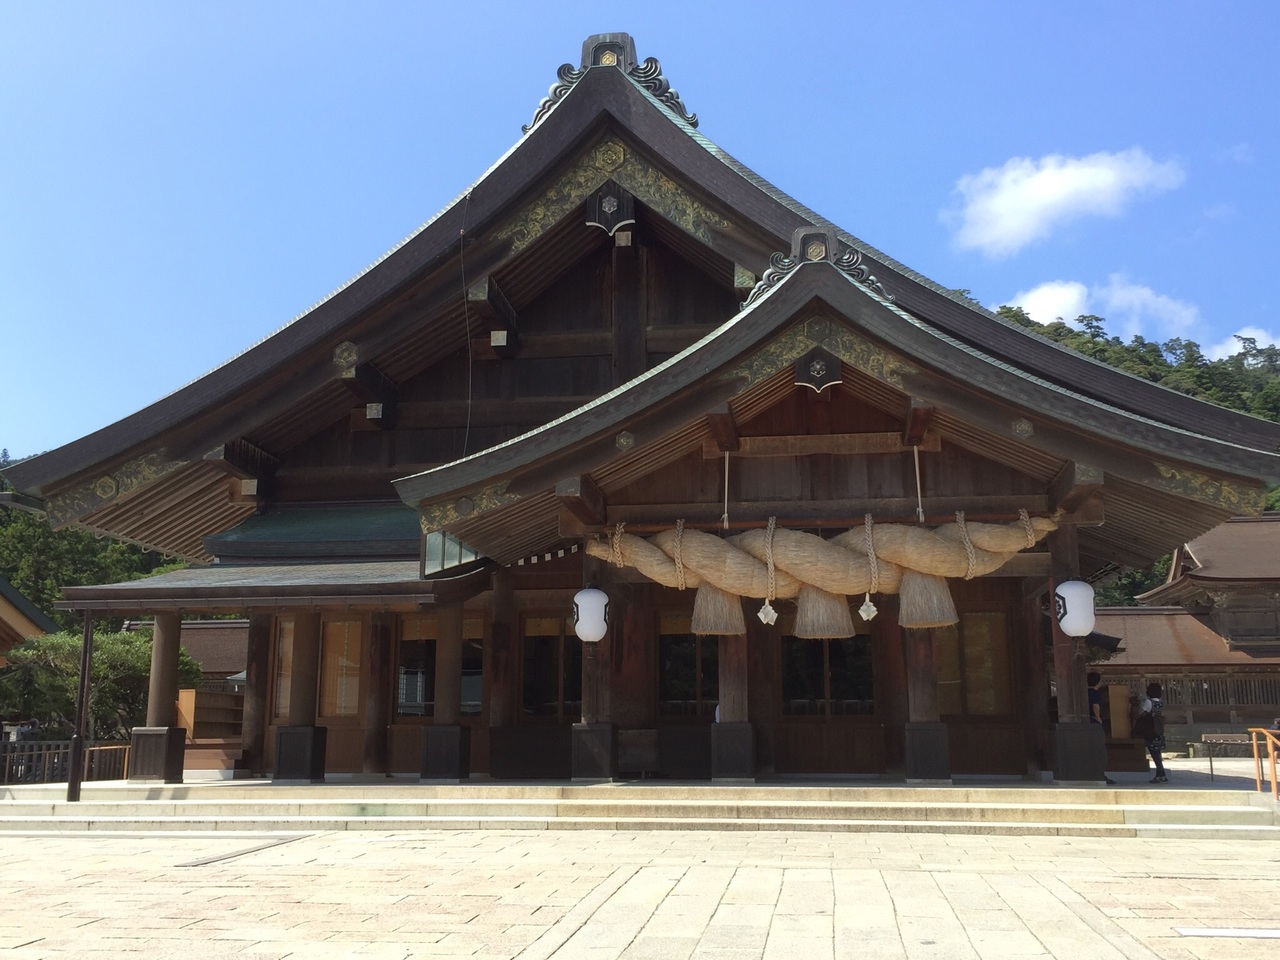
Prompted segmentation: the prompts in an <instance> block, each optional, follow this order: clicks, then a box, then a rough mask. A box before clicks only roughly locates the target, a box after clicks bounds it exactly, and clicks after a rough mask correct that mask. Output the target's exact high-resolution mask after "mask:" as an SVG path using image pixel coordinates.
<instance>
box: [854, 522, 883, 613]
mask: <svg viewBox="0 0 1280 960" xmlns="http://www.w3.org/2000/svg"><path fill="white" fill-rule="evenodd" d="M862 525H863V536H864V539H865V541H866V545H867V564H868V565H869V566H870V567H871V586H870V588H869V589H868V590H867V595H866V597H865V598H864V599H863V601H862V606H860V607H859V608H858V614H859V615H860V616H861V617H862V619H863V620H873V619H875V615H876V614H877V613H879V611H878V610H877V609H876V605H875V603H873V602H872V600H871V595H872V594H873V593H879V592H880V561H879V559H878V558H877V557H876V541H875V537H874V536H873V535H872V532H871V529H872V521H871V514H869V513H868V514H867V515H866V516H864V517H863V518H862Z"/></svg>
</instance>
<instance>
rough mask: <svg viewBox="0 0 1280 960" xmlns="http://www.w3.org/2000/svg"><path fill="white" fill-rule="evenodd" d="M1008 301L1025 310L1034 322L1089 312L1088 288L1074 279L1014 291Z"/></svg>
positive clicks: (1068, 318) (1066, 318)
mask: <svg viewBox="0 0 1280 960" xmlns="http://www.w3.org/2000/svg"><path fill="white" fill-rule="evenodd" d="M1009 303H1010V304H1011V305H1012V306H1015V307H1021V308H1022V309H1023V310H1025V311H1027V314H1028V315H1029V316H1030V317H1031V319H1032V320H1034V321H1035V322H1036V323H1052V322H1053V321H1054V320H1058V319H1062V320H1074V319H1075V318H1076V317H1078V316H1080V315H1081V314H1082V313H1088V312H1089V309H1088V307H1089V288H1088V287H1086V286H1085V285H1084V284H1083V283H1078V282H1077V281H1075V280H1070V281H1067V280H1052V281H1050V282H1049V283H1042V284H1040V286H1038V287H1035V288H1033V289H1031V290H1022V291H1020V292H1018V293H1015V294H1014V295H1013V296H1012V297H1011V298H1010V300H1009Z"/></svg>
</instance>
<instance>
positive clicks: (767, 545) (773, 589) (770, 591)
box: [757, 517, 778, 625]
mask: <svg viewBox="0 0 1280 960" xmlns="http://www.w3.org/2000/svg"><path fill="white" fill-rule="evenodd" d="M777 526H778V518H777V517H770V518H769V526H768V527H766V528H765V531H764V562H765V566H766V567H767V568H768V570H769V585H768V587H767V588H766V590H765V596H764V606H763V607H761V608H760V612H759V613H758V614H757V616H759V617H760V622H761V623H767V624H771V625H772V624H774V623H776V622H777V620H778V611H777V610H774V609H773V597H774V594H775V593H777V590H778V579H777V574H776V572H775V570H774V566H773V531H774V530H775V529H777Z"/></svg>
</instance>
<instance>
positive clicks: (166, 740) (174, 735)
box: [129, 611, 187, 783]
mask: <svg viewBox="0 0 1280 960" xmlns="http://www.w3.org/2000/svg"><path fill="white" fill-rule="evenodd" d="M181 634H182V618H181V617H179V616H178V615H177V614H176V613H174V612H172V611H166V612H164V613H157V614H156V615H155V628H154V630H153V631H152V634H151V677H150V683H149V684H148V686H147V725H146V726H145V727H134V728H133V730H132V732H131V733H130V737H129V739H130V747H129V779H130V780H148V781H149V780H162V781H164V782H165V783H181V782H182V764H183V755H184V752H185V750H186V743H187V732H186V730H184V729H183V728H182V727H179V726H178V725H177V723H178V703H177V701H178V652H179V651H180V650H181V646H182V644H181Z"/></svg>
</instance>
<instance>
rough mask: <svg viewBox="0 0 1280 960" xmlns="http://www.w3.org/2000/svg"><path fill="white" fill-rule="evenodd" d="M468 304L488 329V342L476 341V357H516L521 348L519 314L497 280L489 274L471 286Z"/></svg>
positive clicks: (468, 290)
mask: <svg viewBox="0 0 1280 960" xmlns="http://www.w3.org/2000/svg"><path fill="white" fill-rule="evenodd" d="M467 306H468V307H469V308H470V309H472V310H474V311H476V314H477V315H478V316H479V317H480V318H481V320H482V321H483V323H484V325H485V326H487V327H488V328H489V339H488V342H487V343H486V342H484V341H481V342H480V343H479V344H477V346H478V347H479V350H478V351H477V356H479V357H481V358H482V359H483V358H485V357H511V356H515V354H516V351H517V350H519V348H520V323H519V316H518V315H517V314H516V311H515V308H514V307H513V306H511V301H509V300H508V299H507V297H506V294H504V293H503V292H502V288H501V287H499V286H498V281H497V280H496V279H495V278H494V277H492V276H488V277H485V278H484V279H482V280H480V281H478V282H477V283H473V284H472V285H471V286H470V287H468V288H467ZM486 348H487V349H486Z"/></svg>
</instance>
